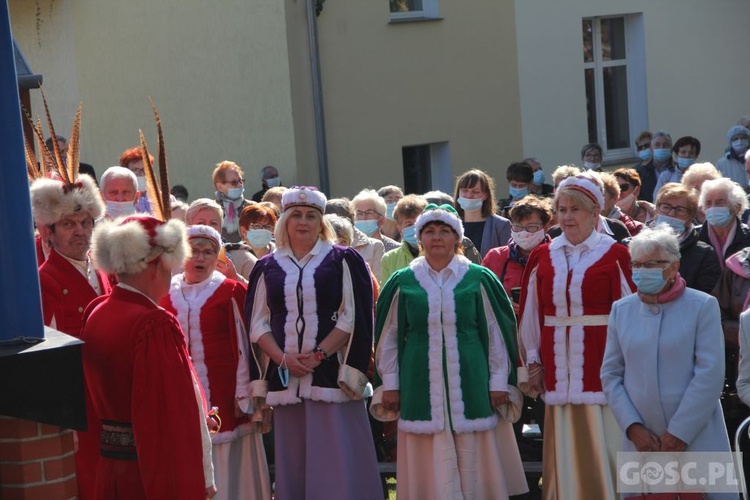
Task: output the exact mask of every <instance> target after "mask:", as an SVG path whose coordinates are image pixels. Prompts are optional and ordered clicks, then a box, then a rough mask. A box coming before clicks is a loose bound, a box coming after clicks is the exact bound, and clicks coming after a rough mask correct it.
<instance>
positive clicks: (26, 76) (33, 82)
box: [13, 39, 42, 90]
mask: <svg viewBox="0 0 750 500" xmlns="http://www.w3.org/2000/svg"><path fill="white" fill-rule="evenodd" d="M13 53H14V54H15V56H16V73H17V74H18V90H29V89H38V88H39V87H41V85H42V75H37V74H35V73H34V72H33V71H31V68H30V67H29V63H27V62H26V58H24V57H23V52H21V49H20V48H19V47H18V44H17V43H16V41H15V39H14V40H13Z"/></svg>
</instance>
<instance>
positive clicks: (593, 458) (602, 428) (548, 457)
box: [542, 404, 622, 500]
mask: <svg viewBox="0 0 750 500" xmlns="http://www.w3.org/2000/svg"><path fill="white" fill-rule="evenodd" d="M621 449H622V431H621V430H620V426H619V425H618V424H617V420H615V417H614V415H613V414H612V410H610V408H609V406H601V405H572V404H568V405H547V408H546V413H545V417H544V444H543V459H542V460H543V463H542V498H544V499H545V500H568V499H573V498H580V499H587V498H592V499H593V498H596V499H599V500H607V499H615V498H617V496H616V487H617V482H616V481H617V452H618V451H620V450H621Z"/></svg>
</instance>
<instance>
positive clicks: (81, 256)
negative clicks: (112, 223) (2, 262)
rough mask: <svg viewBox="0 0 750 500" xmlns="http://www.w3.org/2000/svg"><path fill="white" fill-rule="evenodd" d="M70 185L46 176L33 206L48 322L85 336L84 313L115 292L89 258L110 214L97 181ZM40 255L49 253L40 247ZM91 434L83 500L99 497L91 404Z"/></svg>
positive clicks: (81, 451) (79, 469) (81, 436)
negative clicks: (97, 227) (99, 226)
mask: <svg viewBox="0 0 750 500" xmlns="http://www.w3.org/2000/svg"><path fill="white" fill-rule="evenodd" d="M76 181H77V182H75V183H71V184H69V185H66V184H65V183H64V182H63V181H62V180H60V179H50V178H41V179H37V180H36V181H34V183H33V184H32V185H31V189H30V192H31V206H32V212H33V214H34V220H35V222H36V225H37V228H38V229H39V246H42V245H44V246H46V247H47V249H48V252H49V254H48V257H47V259H46V260H44V262H43V263H41V265H40V267H39V282H40V285H41V291H42V308H43V310H44V324H45V325H47V326H50V327H52V328H55V329H57V330H60V331H61V332H64V333H67V334H68V335H72V336H74V337H80V335H81V326H82V325H83V311H84V310H85V309H86V307H87V306H88V305H89V303H90V302H91V301H92V300H94V299H95V298H96V297H97V296H100V295H106V294H108V293H109V292H110V284H109V280H108V279H107V276H106V275H105V274H103V273H101V272H97V271H95V270H94V267H93V266H92V264H91V259H90V258H89V246H90V245H91V233H92V231H93V230H94V220H96V219H98V218H99V217H101V216H102V215H104V203H103V202H102V199H101V196H100V194H99V189H98V188H97V187H96V183H95V182H94V180H93V179H92V178H91V177H89V176H88V175H85V174H83V175H80V176H79V177H78V179H77V180H76ZM37 252H38V254H37V256H38V257H39V256H43V251H40V249H39V248H38V249H37ZM86 416H87V427H88V431H87V432H78V433H77V436H78V451H77V452H76V475H77V479H78V497H79V498H81V499H82V500H88V499H91V498H94V496H93V494H94V480H95V473H96V463H97V461H98V459H99V432H100V428H101V425H100V423H99V421H98V420H97V419H96V418H95V417H94V415H93V408H92V407H91V405H90V403H89V401H88V398H87V403H86Z"/></svg>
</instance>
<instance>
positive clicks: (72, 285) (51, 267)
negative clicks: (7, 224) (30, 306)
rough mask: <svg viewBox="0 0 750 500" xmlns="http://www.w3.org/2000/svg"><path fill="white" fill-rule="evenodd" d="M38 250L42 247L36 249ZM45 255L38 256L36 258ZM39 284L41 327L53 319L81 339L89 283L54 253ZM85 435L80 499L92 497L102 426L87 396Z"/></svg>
mask: <svg viewBox="0 0 750 500" xmlns="http://www.w3.org/2000/svg"><path fill="white" fill-rule="evenodd" d="M38 251H41V248H38ZM39 255H41V256H42V257H43V256H44V254H43V253H37V256H39ZM96 275H97V279H98V280H99V288H100V289H101V291H102V295H108V294H109V293H110V292H111V290H112V289H111V287H110V284H109V280H108V279H107V275H105V274H104V273H101V272H99V271H97V272H96ZM39 282H40V285H41V289H42V308H43V310H44V324H45V325H47V326H49V325H50V324H51V323H52V318H53V317H54V319H55V328H56V329H57V330H60V331H61V332H64V333H67V334H68V335H72V336H74V337H79V338H80V336H81V328H82V326H83V313H84V310H85V309H86V307H87V306H88V305H89V303H91V301H93V300H94V299H96V297H97V294H96V291H95V290H94V289H93V288H92V287H91V284H90V283H89V281H88V280H87V279H86V278H85V277H84V276H83V275H82V274H81V272H80V271H79V270H78V269H76V268H75V267H74V266H73V264H71V263H70V262H68V261H67V260H66V259H65V258H64V257H63V256H62V255H60V254H59V253H57V252H56V251H55V250H51V251H50V254H49V258H48V259H47V260H46V261H44V263H43V264H42V266H41V267H40V268H39ZM86 423H87V429H88V431H86V432H78V433H77V435H78V451H77V452H76V456H75V459H76V475H77V481H78V497H79V498H80V499H81V500H89V499H91V498H94V491H95V481H96V467H97V462H98V460H99V435H100V433H101V423H100V422H99V420H98V419H97V418H96V417H95V415H94V409H93V407H92V406H91V398H89V397H88V395H87V397H86Z"/></svg>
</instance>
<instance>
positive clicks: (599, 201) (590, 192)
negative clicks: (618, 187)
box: [557, 172, 604, 210]
mask: <svg viewBox="0 0 750 500" xmlns="http://www.w3.org/2000/svg"><path fill="white" fill-rule="evenodd" d="M595 176H596V173H593V172H592V173H588V172H585V173H582V174H578V175H574V176H572V177H568V178H567V179H564V180H563V181H562V182H561V183H560V186H558V188H557V192H558V193H560V192H561V191H563V190H565V189H574V190H576V191H579V192H581V193H583V194H585V195H586V197H587V198H588V199H590V200H591V201H592V202H593V203H594V205H595V206H597V207H599V210H604V191H603V190H602V186H601V184H600V183H601V181H600V180H599V179H598V178H597V177H595Z"/></svg>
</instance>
